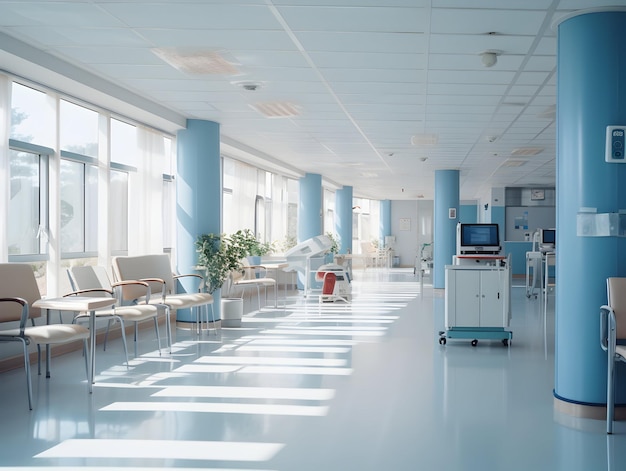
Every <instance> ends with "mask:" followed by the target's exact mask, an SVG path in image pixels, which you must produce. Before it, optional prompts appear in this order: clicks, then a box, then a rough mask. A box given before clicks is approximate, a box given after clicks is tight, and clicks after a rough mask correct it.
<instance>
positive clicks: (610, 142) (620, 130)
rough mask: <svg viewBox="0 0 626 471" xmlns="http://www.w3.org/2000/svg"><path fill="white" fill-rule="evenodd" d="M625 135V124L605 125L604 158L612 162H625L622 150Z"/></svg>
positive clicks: (625, 157) (623, 148) (625, 158)
mask: <svg viewBox="0 0 626 471" xmlns="http://www.w3.org/2000/svg"><path fill="white" fill-rule="evenodd" d="M625 136H626V126H607V127H606V151H605V155H604V160H605V161H606V162H613V163H622V164H623V163H626V156H625V155H624V152H626V149H625V146H624V144H625V142H624V138H625Z"/></svg>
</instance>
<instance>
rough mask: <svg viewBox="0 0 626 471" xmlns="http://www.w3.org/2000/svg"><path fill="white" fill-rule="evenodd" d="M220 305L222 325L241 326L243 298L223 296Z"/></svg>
mask: <svg viewBox="0 0 626 471" xmlns="http://www.w3.org/2000/svg"><path fill="white" fill-rule="evenodd" d="M220 307H221V309H222V315H221V318H222V327H241V317H242V316H243V299H241V298H223V299H222V300H221V304H220Z"/></svg>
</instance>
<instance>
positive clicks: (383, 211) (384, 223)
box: [378, 200, 391, 247]
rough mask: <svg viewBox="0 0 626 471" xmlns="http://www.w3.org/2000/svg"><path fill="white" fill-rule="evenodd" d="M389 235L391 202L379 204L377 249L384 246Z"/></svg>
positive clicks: (385, 201) (386, 201)
mask: <svg viewBox="0 0 626 471" xmlns="http://www.w3.org/2000/svg"><path fill="white" fill-rule="evenodd" d="M390 235H391V201H390V200H383V201H381V202H380V226H379V230H378V243H379V247H382V246H383V245H384V244H385V237H387V236H390Z"/></svg>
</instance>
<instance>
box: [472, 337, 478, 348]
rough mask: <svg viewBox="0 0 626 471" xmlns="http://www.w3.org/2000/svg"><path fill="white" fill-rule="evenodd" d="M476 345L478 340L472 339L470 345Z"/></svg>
mask: <svg viewBox="0 0 626 471" xmlns="http://www.w3.org/2000/svg"><path fill="white" fill-rule="evenodd" d="M476 345H478V340H476V339H474V340H472V347H475V346H476Z"/></svg>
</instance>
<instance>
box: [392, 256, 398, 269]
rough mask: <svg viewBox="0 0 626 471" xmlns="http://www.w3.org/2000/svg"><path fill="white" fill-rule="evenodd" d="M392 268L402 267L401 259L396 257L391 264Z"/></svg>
mask: <svg viewBox="0 0 626 471" xmlns="http://www.w3.org/2000/svg"><path fill="white" fill-rule="evenodd" d="M391 266H392V267H394V268H396V267H399V266H400V257H398V256H394V257H393V261H392V262H391Z"/></svg>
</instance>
